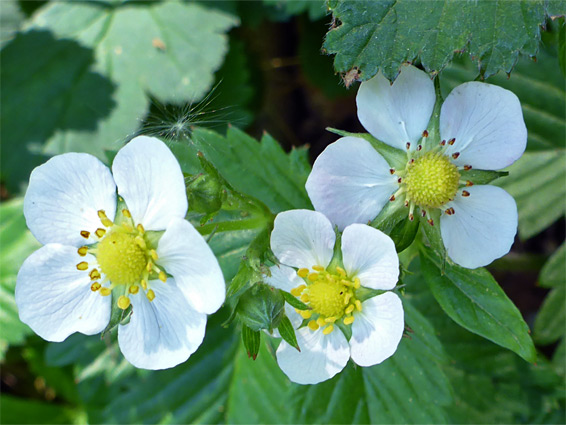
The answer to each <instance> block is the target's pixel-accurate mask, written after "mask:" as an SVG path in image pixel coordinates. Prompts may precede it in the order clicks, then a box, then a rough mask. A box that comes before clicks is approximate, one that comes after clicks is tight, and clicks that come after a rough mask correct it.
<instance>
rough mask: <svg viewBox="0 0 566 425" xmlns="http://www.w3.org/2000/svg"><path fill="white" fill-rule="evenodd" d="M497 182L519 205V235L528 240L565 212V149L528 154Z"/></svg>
mask: <svg viewBox="0 0 566 425" xmlns="http://www.w3.org/2000/svg"><path fill="white" fill-rule="evenodd" d="M508 170H509V176H508V177H506V178H505V179H501V181H499V182H497V185H498V186H501V187H502V188H503V189H505V190H506V191H507V192H509V193H510V194H511V195H512V196H513V198H515V201H516V202H517V208H518V210H519V236H520V237H521V239H523V240H524V239H528V238H530V237H532V236H534V235H536V234H537V233H539V232H541V231H542V230H544V229H546V228H547V227H548V226H550V225H551V224H552V223H554V222H555V221H556V220H558V219H559V218H561V217H564V214H565V213H566V203H565V202H564V199H566V185H564V181H565V180H566V150H564V149H559V150H558V149H557V150H553V151H546V152H526V153H525V154H523V156H522V157H521V158H520V159H519V160H518V161H517V162H515V163H514V164H513V165H511V166H510V167H509V168H508Z"/></svg>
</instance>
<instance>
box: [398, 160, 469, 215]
mask: <svg viewBox="0 0 566 425" xmlns="http://www.w3.org/2000/svg"><path fill="white" fill-rule="evenodd" d="M403 181H404V183H405V185H406V188H407V199H408V200H409V201H413V202H414V203H415V204H417V205H418V206H419V207H422V208H439V207H441V206H443V205H444V204H446V203H447V202H449V201H451V200H453V199H454V196H455V195H456V192H457V190H458V186H459V182H460V173H459V172H458V167H456V165H454V164H452V163H451V162H450V160H449V159H448V157H447V156H446V155H443V154H442V153H439V152H427V153H426V154H424V155H423V156H422V157H420V158H418V159H416V160H415V161H414V162H412V163H410V164H409V166H408V168H407V174H406V176H405V178H404V179H403Z"/></svg>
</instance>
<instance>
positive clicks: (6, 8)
mask: <svg viewBox="0 0 566 425" xmlns="http://www.w3.org/2000/svg"><path fill="white" fill-rule="evenodd" d="M24 18H25V15H24V13H23V12H22V11H21V10H20V6H19V4H18V1H17V0H4V1H3V2H2V8H1V9H0V47H2V46H4V44H6V43H7V42H8V41H10V40H11V39H12V38H13V37H14V33H15V32H16V31H18V30H19V29H20V26H21V24H22V22H23V21H24Z"/></svg>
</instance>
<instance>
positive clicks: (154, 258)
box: [149, 249, 159, 261]
mask: <svg viewBox="0 0 566 425" xmlns="http://www.w3.org/2000/svg"><path fill="white" fill-rule="evenodd" d="M149 254H150V255H151V258H153V261H157V259H158V258H159V255H157V251H156V250H155V249H152V250H151V251H149Z"/></svg>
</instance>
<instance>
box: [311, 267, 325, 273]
mask: <svg viewBox="0 0 566 425" xmlns="http://www.w3.org/2000/svg"><path fill="white" fill-rule="evenodd" d="M312 269H313V270H316V271H317V272H323V271H324V267H322V266H312Z"/></svg>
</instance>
